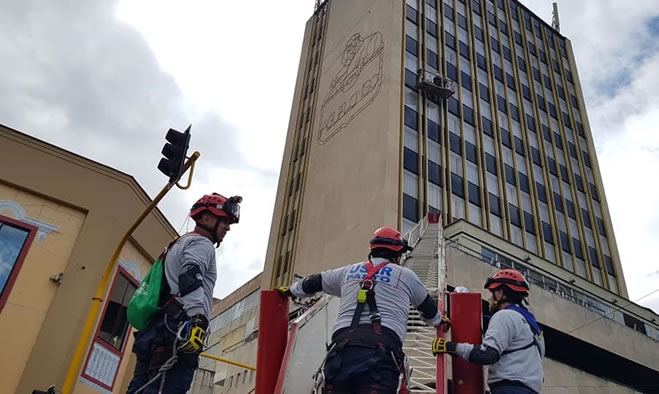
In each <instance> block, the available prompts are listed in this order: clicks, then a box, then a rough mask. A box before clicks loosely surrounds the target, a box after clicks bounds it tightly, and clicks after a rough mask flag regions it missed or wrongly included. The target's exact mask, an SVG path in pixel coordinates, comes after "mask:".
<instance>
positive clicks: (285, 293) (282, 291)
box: [275, 286, 293, 298]
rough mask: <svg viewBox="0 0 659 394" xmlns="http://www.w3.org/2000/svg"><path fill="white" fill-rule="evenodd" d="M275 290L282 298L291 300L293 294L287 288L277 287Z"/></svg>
mask: <svg viewBox="0 0 659 394" xmlns="http://www.w3.org/2000/svg"><path fill="white" fill-rule="evenodd" d="M275 290H276V291H277V292H278V293H279V294H281V295H283V296H284V297H291V298H293V293H291V289H289V288H288V286H279V287H277V288H275Z"/></svg>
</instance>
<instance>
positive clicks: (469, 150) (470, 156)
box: [465, 141, 478, 164]
mask: <svg viewBox="0 0 659 394" xmlns="http://www.w3.org/2000/svg"><path fill="white" fill-rule="evenodd" d="M465 151H466V152H465V153H466V155H467V160H469V161H470V162H472V163H476V164H478V157H477V154H476V145H474V144H472V143H470V142H469V141H465Z"/></svg>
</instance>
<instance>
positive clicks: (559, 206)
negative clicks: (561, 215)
mask: <svg viewBox="0 0 659 394" xmlns="http://www.w3.org/2000/svg"><path fill="white" fill-rule="evenodd" d="M554 205H555V206H556V210H557V211H558V212H564V210H563V199H562V198H561V195H560V194H558V193H554Z"/></svg>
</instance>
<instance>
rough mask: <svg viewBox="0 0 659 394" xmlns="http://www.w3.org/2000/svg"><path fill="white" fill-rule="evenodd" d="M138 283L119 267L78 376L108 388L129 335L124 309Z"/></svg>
mask: <svg viewBox="0 0 659 394" xmlns="http://www.w3.org/2000/svg"><path fill="white" fill-rule="evenodd" d="M137 286H138V282H137V281H136V280H135V279H134V278H133V277H131V276H130V274H129V273H128V272H127V271H125V270H124V269H123V268H121V267H119V268H118V269H117V273H116V275H115V278H114V282H113V283H112V286H111V288H110V293H109V294H108V297H107V302H106V303H105V309H104V311H103V313H102V315H101V316H102V317H101V319H100V324H99V326H98V328H97V331H96V335H95V337H94V339H93V341H92V346H91V349H90V351H89V355H88V356H87V361H86V363H85V367H84V369H83V373H82V376H83V377H85V378H86V379H88V380H90V381H92V382H93V383H95V384H97V385H99V386H101V387H103V388H105V389H107V390H112V388H113V386H114V383H115V378H116V377H117V372H118V370H119V365H120V364H121V359H122V357H123V352H124V347H125V346H124V345H125V344H126V339H127V338H128V334H129V332H130V331H129V325H128V319H127V317H126V309H127V308H128V302H129V301H130V299H131V297H132V296H133V293H135V290H137Z"/></svg>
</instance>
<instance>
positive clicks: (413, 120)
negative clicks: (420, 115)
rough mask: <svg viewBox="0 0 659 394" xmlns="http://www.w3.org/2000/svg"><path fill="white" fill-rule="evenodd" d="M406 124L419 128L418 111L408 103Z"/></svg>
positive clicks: (415, 128)
mask: <svg viewBox="0 0 659 394" xmlns="http://www.w3.org/2000/svg"><path fill="white" fill-rule="evenodd" d="M405 125H406V126H408V127H410V128H412V129H414V130H418V119H417V114H416V111H415V110H413V109H412V108H410V107H408V106H407V105H406V106H405Z"/></svg>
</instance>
